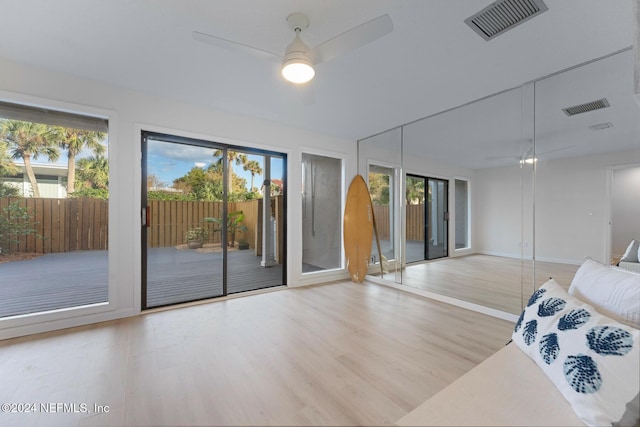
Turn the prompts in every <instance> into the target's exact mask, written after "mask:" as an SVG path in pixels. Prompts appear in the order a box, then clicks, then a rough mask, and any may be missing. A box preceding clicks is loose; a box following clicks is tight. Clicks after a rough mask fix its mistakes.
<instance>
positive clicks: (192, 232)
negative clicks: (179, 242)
mask: <svg viewBox="0 0 640 427" xmlns="http://www.w3.org/2000/svg"><path fill="white" fill-rule="evenodd" d="M208 238H209V230H208V229H206V228H205V227H193V228H190V229H189V230H188V231H187V233H186V234H185V236H184V239H185V240H186V241H187V247H188V248H189V249H197V248H201V247H202V245H203V243H204V241H205V240H207V239H208Z"/></svg>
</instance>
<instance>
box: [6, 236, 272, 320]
mask: <svg viewBox="0 0 640 427" xmlns="http://www.w3.org/2000/svg"><path fill="white" fill-rule="evenodd" d="M148 263H149V268H148V270H149V276H148V294H147V299H148V306H159V305H166V304H172V303H176V302H182V301H190V300H196V299H203V298H212V297H215V296H220V295H221V294H222V254H220V253H206V254H202V253H198V252H196V251H184V250H183V251H180V250H176V249H174V248H154V249H150V250H149V258H148ZM227 275H228V293H230V294H231V293H238V292H244V291H248V290H253V289H261V288H266V287H271V286H278V285H282V284H283V279H282V265H275V266H273V267H269V268H264V267H261V266H260V258H259V257H256V256H255V254H254V252H253V251H251V250H248V251H237V252H229V254H228V274H227ZM107 283H108V263H107V251H79V252H67V253H57V254H47V255H43V256H41V257H39V258H35V259H33V260H29V261H17V262H11V263H3V264H0V317H8V316H17V315H22V314H29V313H35V312H41V311H49V310H57V309H61V308H68V307H78V306H82V305H88V304H96V303H101V302H106V301H107V298H108V287H107Z"/></svg>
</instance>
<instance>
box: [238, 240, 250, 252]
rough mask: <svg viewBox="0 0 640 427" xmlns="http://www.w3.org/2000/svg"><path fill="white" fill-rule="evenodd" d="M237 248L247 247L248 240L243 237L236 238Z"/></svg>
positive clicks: (243, 248)
mask: <svg viewBox="0 0 640 427" xmlns="http://www.w3.org/2000/svg"><path fill="white" fill-rule="evenodd" d="M238 249H240V250H245V249H249V242H247V239H245V238H244V237H242V238H240V239H238Z"/></svg>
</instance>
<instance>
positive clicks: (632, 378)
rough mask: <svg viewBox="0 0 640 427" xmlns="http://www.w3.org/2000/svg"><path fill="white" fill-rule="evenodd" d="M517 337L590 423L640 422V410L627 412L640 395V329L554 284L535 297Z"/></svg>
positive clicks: (518, 343)
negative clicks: (610, 315) (616, 319)
mask: <svg viewBox="0 0 640 427" xmlns="http://www.w3.org/2000/svg"><path fill="white" fill-rule="evenodd" d="M512 338H513V341H514V342H515V344H516V345H517V346H518V347H519V348H520V349H521V350H522V351H523V352H524V353H526V354H527V355H528V356H529V357H531V359H533V360H534V361H535V362H536V364H537V365H538V366H539V367H540V368H541V369H542V371H543V372H544V373H545V374H546V375H547V377H549V379H550V380H551V381H552V382H553V384H554V385H555V386H556V387H557V388H558V390H560V392H561V393H562V395H563V396H564V397H565V399H567V401H568V402H569V403H570V404H571V407H572V408H573V410H574V411H575V413H576V415H577V416H578V417H579V418H580V419H581V420H582V421H583V422H584V423H585V424H587V425H591V426H593V425H598V426H602V425H611V424H612V423H617V422H619V421H620V420H622V419H624V420H625V421H627V420H629V419H631V420H634V422H637V420H638V419H639V418H640V414H639V413H637V411H638V410H637V409H632V410H633V411H634V413H631V414H630V413H627V411H628V410H629V408H631V407H633V406H635V405H633V404H631V405H629V408H628V407H627V404H628V403H629V402H635V399H636V396H637V395H638V393H639V392H640V363H638V361H639V360H640V330H637V329H634V328H631V327H629V326H625V325H623V324H621V323H618V322H616V321H614V320H612V319H610V318H608V317H605V316H603V315H602V314H600V313H598V312H597V311H596V310H595V309H594V308H593V307H591V306H590V305H588V304H585V303H583V302H582V301H580V300H579V299H577V298H574V297H572V296H571V295H569V294H567V293H566V292H565V290H564V289H562V288H561V287H560V286H559V285H558V284H557V283H556V282H555V281H554V280H553V279H551V280H549V281H548V282H547V283H545V284H544V285H542V286H541V287H540V289H538V290H537V291H536V292H534V294H533V295H532V296H531V299H530V300H529V303H528V304H527V307H526V308H525V309H524V311H523V312H522V315H521V316H520V319H519V320H518V323H517V324H516V327H515V329H514V332H513V336H512ZM516 386H517V385H516ZM540 409H541V410H544V408H540Z"/></svg>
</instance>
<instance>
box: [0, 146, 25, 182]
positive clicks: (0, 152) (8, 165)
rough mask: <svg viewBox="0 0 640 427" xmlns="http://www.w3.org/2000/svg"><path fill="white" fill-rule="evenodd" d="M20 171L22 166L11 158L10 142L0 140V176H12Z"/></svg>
mask: <svg viewBox="0 0 640 427" xmlns="http://www.w3.org/2000/svg"><path fill="white" fill-rule="evenodd" d="M18 173H20V168H19V167H17V166H16V164H15V163H13V160H11V156H10V155H9V144H7V143H6V142H0V177H3V176H12V175H16V174H18Z"/></svg>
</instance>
